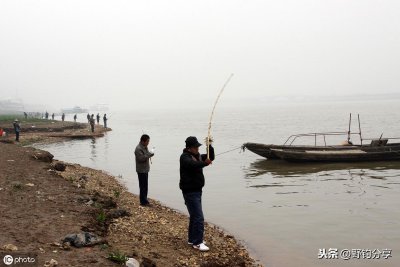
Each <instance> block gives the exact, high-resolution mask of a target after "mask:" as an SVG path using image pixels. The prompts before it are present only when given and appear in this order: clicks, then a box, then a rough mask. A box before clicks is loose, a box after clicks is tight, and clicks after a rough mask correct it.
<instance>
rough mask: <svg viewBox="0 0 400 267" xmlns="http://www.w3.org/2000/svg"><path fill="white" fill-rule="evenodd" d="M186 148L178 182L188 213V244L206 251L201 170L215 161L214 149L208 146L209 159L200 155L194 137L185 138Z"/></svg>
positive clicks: (202, 176) (182, 156)
mask: <svg viewBox="0 0 400 267" xmlns="http://www.w3.org/2000/svg"><path fill="white" fill-rule="evenodd" d="M185 143H186V148H185V149H184V150H183V153H182V155H181V157H180V159H179V162H180V169H179V171H180V181H179V188H180V189H181V190H182V194H183V199H184V200H185V205H186V207H187V209H188V212H189V229H188V244H189V245H191V246H193V248H195V249H198V250H200V251H208V250H209V247H207V246H206V245H205V243H204V216H203V208H202V205H201V196H202V189H203V186H204V183H205V181H204V175H203V168H204V167H206V166H208V165H210V164H211V163H212V161H213V160H214V159H215V154H214V148H213V147H212V146H211V144H210V159H208V158H207V154H200V153H199V147H200V146H201V144H200V143H199V141H197V138H196V137H194V136H189V137H188V138H186V141H185Z"/></svg>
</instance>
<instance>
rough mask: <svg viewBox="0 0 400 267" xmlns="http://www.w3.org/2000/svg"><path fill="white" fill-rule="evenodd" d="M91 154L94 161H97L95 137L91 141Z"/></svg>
mask: <svg viewBox="0 0 400 267" xmlns="http://www.w3.org/2000/svg"><path fill="white" fill-rule="evenodd" d="M90 148H91V149H90V154H91V157H90V159H91V160H92V161H95V160H96V139H95V138H92V140H91V142H90Z"/></svg>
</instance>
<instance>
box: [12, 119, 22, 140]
mask: <svg viewBox="0 0 400 267" xmlns="http://www.w3.org/2000/svg"><path fill="white" fill-rule="evenodd" d="M13 126H14V132H15V141H17V142H19V133H20V132H21V126H20V124H19V120H18V119H15V120H14V123H13Z"/></svg>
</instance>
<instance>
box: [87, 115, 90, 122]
mask: <svg viewBox="0 0 400 267" xmlns="http://www.w3.org/2000/svg"><path fill="white" fill-rule="evenodd" d="M86 118H87V122H88V123H90V114H89V113H88V114H87V116H86Z"/></svg>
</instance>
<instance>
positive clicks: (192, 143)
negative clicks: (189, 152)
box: [185, 136, 201, 147]
mask: <svg viewBox="0 0 400 267" xmlns="http://www.w3.org/2000/svg"><path fill="white" fill-rule="evenodd" d="M185 143H186V147H199V146H201V144H200V143H199V141H197V138H196V137H194V136H189V137H188V138H186V140H185Z"/></svg>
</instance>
